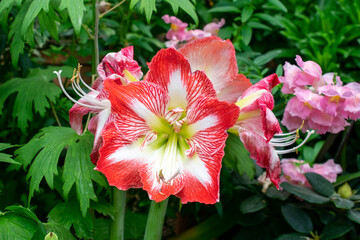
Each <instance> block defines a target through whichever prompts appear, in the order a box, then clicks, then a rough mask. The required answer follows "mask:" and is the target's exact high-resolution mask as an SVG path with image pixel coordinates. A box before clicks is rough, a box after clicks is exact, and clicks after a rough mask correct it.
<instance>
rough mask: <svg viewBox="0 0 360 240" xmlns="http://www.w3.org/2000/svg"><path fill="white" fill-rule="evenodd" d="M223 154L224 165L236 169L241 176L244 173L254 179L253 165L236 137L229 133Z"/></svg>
mask: <svg viewBox="0 0 360 240" xmlns="http://www.w3.org/2000/svg"><path fill="white" fill-rule="evenodd" d="M224 152H225V156H224V158H223V162H224V164H225V165H227V166H228V167H229V168H234V169H237V170H238V171H239V173H240V174H241V175H242V174H244V173H246V175H247V176H248V177H249V178H250V179H253V178H254V176H255V164H254V162H253V160H252V159H251V158H250V156H249V152H248V151H247V150H246V148H245V147H244V144H243V143H242V142H241V141H240V138H239V137H238V136H236V135H234V134H231V133H229V136H228V138H227V140H226V144H225V149H224Z"/></svg>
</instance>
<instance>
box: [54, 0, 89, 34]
mask: <svg viewBox="0 0 360 240" xmlns="http://www.w3.org/2000/svg"><path fill="white" fill-rule="evenodd" d="M64 9H67V11H68V13H69V16H70V20H71V23H72V25H73V26H74V30H75V33H76V34H80V28H81V22H82V18H83V16H84V11H85V10H86V8H85V6H84V1H83V0H62V1H61V3H60V6H59V11H63V10H64Z"/></svg>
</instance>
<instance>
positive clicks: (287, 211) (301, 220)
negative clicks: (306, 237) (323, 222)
mask: <svg viewBox="0 0 360 240" xmlns="http://www.w3.org/2000/svg"><path fill="white" fill-rule="evenodd" d="M281 213H282V214H283V216H284V218H285V220H286V221H287V223H288V224H289V225H290V226H291V227H292V228H293V229H294V230H295V231H297V232H299V233H305V234H309V233H310V232H311V231H312V230H313V223H312V221H311V218H310V217H309V216H308V215H307V214H306V212H305V211H304V210H302V209H301V208H298V207H295V206H294V205H291V204H286V205H283V206H281Z"/></svg>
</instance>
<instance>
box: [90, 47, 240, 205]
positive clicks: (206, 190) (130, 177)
mask: <svg viewBox="0 0 360 240" xmlns="http://www.w3.org/2000/svg"><path fill="white" fill-rule="evenodd" d="M104 86H105V90H106V91H107V92H108V93H109V100H110V102H111V109H112V112H113V113H114V116H115V117H114V121H113V122H111V123H110V124H108V125H107V126H106V128H105V129H104V131H103V133H102V134H103V140H104V145H103V146H102V147H101V149H100V158H99V161H98V162H97V167H96V169H97V170H99V171H101V172H102V173H104V174H105V176H106V178H107V179H108V181H109V184H110V185H113V186H116V187H117V188H119V189H121V190H127V189H129V188H143V189H144V190H146V191H147V192H148V194H149V197H150V199H153V200H155V201H157V202H159V201H162V200H164V199H166V198H167V197H169V196H170V195H176V196H178V197H179V198H180V199H181V202H182V203H187V202H194V201H197V202H201V203H207V204H213V203H215V202H217V201H219V176H220V168H221V159H222V157H223V155H224V151H223V149H224V146H225V140H226V138H227V133H226V130H227V129H228V128H229V127H231V126H233V125H234V124H235V121H236V119H237V117H238V115H239V109H238V107H237V106H235V105H234V104H229V103H227V102H221V101H219V100H217V99H216V92H215V90H214V88H213V87H212V84H211V82H210V80H209V79H208V78H207V77H206V75H205V74H204V73H203V72H201V71H196V72H194V73H193V72H192V71H191V69H190V65H189V63H188V61H187V60H186V59H185V58H184V57H183V56H182V55H181V54H180V53H179V52H178V51H176V50H175V49H170V48H169V49H165V50H161V51H159V52H158V53H157V55H156V56H155V57H154V58H153V59H152V61H151V63H150V64H149V72H148V74H147V77H146V80H145V81H142V82H136V83H132V84H129V85H127V86H119V85H117V84H115V83H114V82H112V81H106V82H104Z"/></svg>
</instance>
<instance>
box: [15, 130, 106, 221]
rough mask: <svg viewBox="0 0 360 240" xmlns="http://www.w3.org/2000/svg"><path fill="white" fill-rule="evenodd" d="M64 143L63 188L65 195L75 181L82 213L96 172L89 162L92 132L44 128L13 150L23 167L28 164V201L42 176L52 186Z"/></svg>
mask: <svg viewBox="0 0 360 240" xmlns="http://www.w3.org/2000/svg"><path fill="white" fill-rule="evenodd" d="M66 146H68V152H67V154H66V157H65V166H64V174H63V179H64V181H65V183H64V186H63V189H64V194H65V195H67V194H68V192H69V191H70V189H71V187H72V186H73V185H74V184H75V186H76V192H77V196H78V199H79V201H80V207H81V210H82V213H83V214H84V216H85V214H86V210H87V208H88V207H89V201H90V199H93V200H96V195H95V193H94V190H93V185H92V179H93V176H94V175H99V174H100V173H99V172H95V170H93V168H94V166H93V165H92V163H91V161H90V152H91V147H92V135H91V134H90V133H87V134H84V135H82V136H79V135H78V134H77V133H76V132H75V131H74V130H73V129H71V128H66V127H47V128H43V129H42V130H41V131H40V133H38V134H37V135H35V136H34V137H33V139H32V140H30V142H29V143H27V144H25V145H24V146H23V147H21V148H19V149H18V150H16V151H15V155H16V156H17V157H16V160H18V161H19V162H20V163H22V164H23V165H24V167H27V166H28V165H29V164H31V167H30V169H29V171H28V175H27V178H28V179H29V178H31V180H30V191H29V202H30V200H31V197H32V196H33V194H34V191H36V190H39V184H40V182H41V180H42V179H43V178H45V180H46V182H47V184H48V185H49V187H50V188H53V186H54V184H53V181H54V175H57V174H58V170H57V167H58V166H57V165H58V161H59V157H60V153H61V152H62V150H63V149H64V148H65V147H66Z"/></svg>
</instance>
